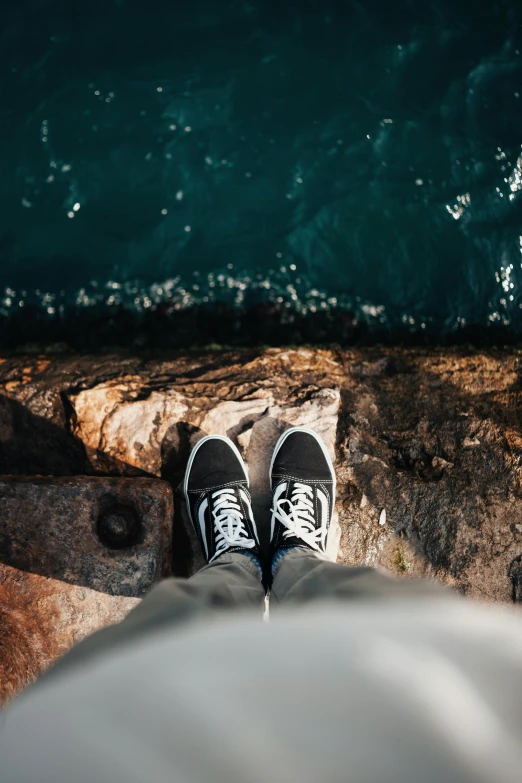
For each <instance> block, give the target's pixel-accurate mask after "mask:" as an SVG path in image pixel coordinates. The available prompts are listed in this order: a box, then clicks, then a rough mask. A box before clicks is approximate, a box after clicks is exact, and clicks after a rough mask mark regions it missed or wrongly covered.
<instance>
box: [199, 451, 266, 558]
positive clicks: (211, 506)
mask: <svg viewBox="0 0 522 783" xmlns="http://www.w3.org/2000/svg"><path fill="white" fill-rule="evenodd" d="M185 498H186V501H187V507H188V511H189V514H190V518H191V521H192V524H193V525H194V529H195V530H196V533H197V536H198V539H199V541H200V543H201V547H202V550H203V554H204V555H205V557H206V560H207V562H210V561H211V560H212V559H213V558H214V557H215V556H216V555H217V554H219V553H220V552H218V550H220V548H222V551H223V552H224V551H227V552H241V551H244V552H248V553H250V554H253V555H255V556H257V557H259V540H258V536H257V529H256V527H255V522H254V521H253V517H252V508H251V503H252V501H251V497H250V493H249V491H248V478H247V477H246V475H245V470H244V467H243V462H242V460H241V458H240V457H239V455H238V454H237V453H236V451H235V450H234V448H233V446H232V443H231V442H230V441H228V440H225V439H222V438H220V437H216V436H215V437H211V438H207V439H205V441H204V442H201V443H200V444H196V447H195V452H194V453H193V458H192V459H191V461H189V466H188V468H187V474H186V478H185ZM236 511H237V512H238V513H239V514H240V515H241V517H236V513H235V512H236ZM216 520H218V522H219V521H220V522H221V524H222V526H223V525H224V527H225V529H226V530H227V531H231V532H232V535H234V530H236V529H237V525H241V524H242V525H243V526H244V531H243V532H242V533H241V535H240V536H239V540H238V541H237V543H231V544H228V545H226V546H224V548H223V542H221V543H220V540H219V539H220V535H221V533H222V531H221V530H220V528H219V524H217V522H216ZM221 537H222V536H221ZM245 540H250V541H252V542H254V546H248V547H246V546H244V541H245Z"/></svg>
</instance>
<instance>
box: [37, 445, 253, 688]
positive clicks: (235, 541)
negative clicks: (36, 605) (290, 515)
mask: <svg viewBox="0 0 522 783" xmlns="http://www.w3.org/2000/svg"><path fill="white" fill-rule="evenodd" d="M184 491H185V499H186V503H187V510H188V512H189V515H190V518H191V521H192V523H193V525H194V527H195V529H196V532H197V535H198V538H199V540H200V543H201V546H202V549H203V553H204V555H205V558H206V560H207V565H206V566H205V567H204V568H202V569H201V570H200V571H198V573H197V574H195V575H194V576H193V577H192V578H191V579H166V580H165V581H163V582H161V584H159V585H158V586H157V587H155V588H154V589H153V590H152V591H151V592H150V593H149V595H148V596H146V598H144V599H143V601H142V602H141V603H140V604H139V605H138V606H136V607H135V608H134V609H133V610H132V611H131V612H130V613H129V614H128V615H127V617H126V618H125V619H124V620H123V622H121V623H119V624H118V625H114V626H111V627H109V628H105V629H103V630H101V631H98V632H97V633H95V634H93V635H92V636H89V637H87V638H86V639H85V640H83V641H82V642H81V643H80V644H78V645H77V646H76V647H73V649H72V650H70V651H69V652H68V653H67V654H66V655H65V656H64V657H63V658H62V659H61V660H60V661H59V662H58V663H57V664H56V665H55V667H54V668H53V669H52V670H51V672H56V673H58V672H61V671H63V670H64V669H65V668H66V667H69V666H72V665H75V664H76V663H79V662H84V661H86V660H87V659H88V658H90V657H91V656H92V655H98V654H102V653H103V654H105V653H108V652H110V651H111V650H112V649H114V648H116V647H118V646H119V645H121V644H122V643H125V644H128V643H131V642H132V641H133V640H134V639H135V638H137V637H141V636H142V635H144V634H149V633H152V632H154V631H157V630H162V629H164V628H165V627H166V626H172V627H174V626H175V627H179V626H180V625H182V624H183V623H187V622H189V621H191V620H193V619H195V618H201V617H202V616H206V617H207V618H208V619H209V621H210V620H212V619H213V618H214V617H215V616H216V615H217V613H219V612H223V611H230V610H232V609H234V610H238V609H239V610H242V609H243V610H246V611H248V610H254V611H257V612H258V613H259V616H260V617H261V615H262V610H263V603H264V598H265V589H264V586H263V584H262V576H263V575H262V570H261V565H260V550H259V541H258V537H257V529H256V525H255V522H254V519H253V516H252V507H251V501H250V494H249V491H248V476H247V472H246V467H245V465H244V463H243V460H242V459H241V457H240V455H239V452H238V451H237V449H236V448H235V446H233V444H232V442H231V441H230V440H228V438H222V437H219V436H211V437H208V438H204V439H203V440H201V441H199V443H198V444H197V445H196V447H195V448H194V449H193V451H192V454H191V456H190V460H189V464H188V467H187V472H186V474H185V482H184Z"/></svg>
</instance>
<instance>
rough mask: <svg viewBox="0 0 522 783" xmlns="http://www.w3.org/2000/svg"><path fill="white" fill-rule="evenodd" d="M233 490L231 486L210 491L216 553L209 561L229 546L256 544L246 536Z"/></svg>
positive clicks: (245, 546) (246, 547)
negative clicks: (212, 505) (212, 504)
mask: <svg viewBox="0 0 522 783" xmlns="http://www.w3.org/2000/svg"><path fill="white" fill-rule="evenodd" d="M235 491H236V490H234V488H233V487H226V488H225V489H218V490H217V491H216V492H213V493H212V500H215V501H216V503H215V504H214V508H213V510H212V515H213V517H214V529H215V530H216V533H217V535H216V553H215V554H214V557H212V558H211V559H210V560H209V563H211V562H212V560H214V558H216V557H217V556H218V555H220V554H222V553H223V552H225V551H226V550H227V549H229V548H230V547H233V546H240V547H243V549H253V548H254V547H255V545H256V542H255V541H254V540H253V539H252V538H249V537H248V532H247V530H246V527H245V522H244V519H243V514H242V513H241V506H240V505H239V501H238V499H237V497H236V495H235Z"/></svg>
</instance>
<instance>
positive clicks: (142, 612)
mask: <svg viewBox="0 0 522 783" xmlns="http://www.w3.org/2000/svg"><path fill="white" fill-rule="evenodd" d="M264 599H265V589H264V587H263V584H262V582H261V572H260V569H259V567H258V566H257V565H256V563H255V562H254V561H253V560H252V559H251V558H250V557H248V556H245V555H242V554H240V553H231V554H223V555H221V557H219V558H218V559H217V560H214V561H213V563H211V564H210V565H207V566H205V567H204V568H202V569H201V570H200V571H198V572H197V574H195V575H194V576H193V577H191V578H190V579H165V580H164V581H163V582H161V583H160V584H159V585H157V586H156V587H154V588H153V589H152V590H151V592H150V593H149V594H148V595H147V596H146V597H145V598H144V599H143V601H142V602H141V603H140V604H138V605H137V606H136V607H135V608H134V609H133V610H132V611H131V612H129V614H128V615H127V617H126V618H125V619H124V620H123V621H122V622H121V623H118V624H117V625H111V626H109V627H108V628H103V629H102V630H101V631H98V632H97V633H94V634H92V635H91V636H88V637H87V638H86V639H84V640H83V641H82V642H80V643H79V644H77V645H76V646H75V647H73V648H72V649H71V650H70V651H69V652H68V653H67V654H66V655H64V657H63V658H61V659H60V660H59V661H58V662H57V663H56V664H55V666H54V667H53V668H52V669H51V670H50V671H49V673H48V675H52V674H54V673H56V674H59V673H61V672H62V671H65V670H66V669H68V668H69V667H70V666H75V665H77V664H78V663H80V664H82V663H84V662H86V661H87V660H88V659H90V658H91V657H92V656H97V655H101V654H106V653H109V652H111V651H112V650H114V649H116V648H119V647H120V645H122V644H125V645H127V644H130V643H132V641H133V640H134V639H136V638H138V637H141V636H143V635H145V634H151V633H154V632H155V631H161V630H163V629H164V628H165V627H167V626H170V627H172V628H179V627H181V626H183V625H184V624H186V623H189V622H191V621H193V620H196V619H200V618H202V617H205V618H206V619H207V620H208V621H209V622H210V621H212V620H213V619H214V618H215V617H216V616H217V615H218V614H220V613H222V612H224V611H230V610H245V611H252V610H253V611H256V612H258V613H259V616H260V617H261V616H262V612H263V606H264Z"/></svg>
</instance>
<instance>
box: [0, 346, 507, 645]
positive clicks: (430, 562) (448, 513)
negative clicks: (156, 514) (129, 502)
mask: <svg viewBox="0 0 522 783" xmlns="http://www.w3.org/2000/svg"><path fill="white" fill-rule="evenodd" d="M521 372H522V354H521V353H520V352H517V351H516V350H511V351H494V350H491V351H487V352H477V351H473V350H464V349H458V350H457V349H446V350H442V349H441V350H433V349H430V350H420V349H383V348H373V349H364V350H342V351H341V350H319V349H314V350H308V349H299V350H279V349H270V350H265V351H263V350H259V351H250V352H247V351H235V352H228V353H218V352H215V353H206V354H205V353H201V354H191V353H185V354H183V355H181V356H178V357H176V358H170V359H164V358H155V359H149V360H143V359H140V358H136V357H118V356H107V357H101V358H100V357H77V356H64V357H61V358H52V359H51V358H49V357H31V358H27V357H25V358H23V359H15V358H12V359H6V360H4V361H3V363H2V364H0V395H1V396H0V471H1V472H3V473H16V474H32V475H34V474H43V475H55V476H58V475H62V476H67V475H79V474H91V475H96V474H98V475H113V476H128V477H133V476H151V475H153V476H158V477H161V478H163V479H165V480H166V481H168V482H169V483H170V484H171V486H172V487H173V488H174V489H175V490H176V491H175V525H174V542H173V552H174V568H175V571H176V572H177V573H179V574H184V575H188V574H190V573H191V572H192V570H194V568H197V567H198V565H199V563H200V560H199V559H198V558H199V557H200V555H199V554H198V550H197V547H196V546H195V542H194V540H193V539H192V538H191V531H190V526H188V525H187V520H186V516H185V514H184V508H183V500H182V497H181V493H180V492H179V484H180V481H181V478H182V475H183V471H184V467H185V465H186V460H187V457H188V454H189V452H190V449H191V447H192V445H193V444H194V443H195V442H196V441H197V439H198V438H200V437H202V436H203V435H204V434H206V433H207V432H218V433H221V434H228V435H229V436H230V437H232V438H233V439H234V440H235V441H236V443H237V444H238V446H239V447H240V448H241V449H242V451H243V453H244V455H245V458H246V460H247V462H248V465H249V470H250V476H251V483H252V489H253V496H254V507H255V511H256V514H257V515H258V517H259V519H260V520H261V518H262V517H263V515H267V513H268V499H267V498H268V496H267V459H268V455H269V453H270V450H271V448H272V446H273V444H274V443H275V440H276V439H277V437H278V436H279V433H280V432H282V431H283V429H284V428H285V427H287V426H289V425H290V424H303V425H307V426H312V427H314V428H315V429H316V430H317V431H319V432H321V434H322V435H323V437H324V438H325V440H326V442H327V444H328V447H329V448H330V449H332V450H333V448H334V446H335V449H336V453H337V474H338V503H337V509H338V513H339V528H340V534H341V538H340V545H339V550H338V554H337V559H338V560H339V561H340V562H343V563H346V564H355V563H361V562H364V563H368V564H371V565H382V566H385V567H387V568H388V569H390V570H391V571H392V572H393V573H395V574H397V575H402V576H405V577H408V576H411V575H423V576H427V577H430V578H434V579H437V580H440V581H441V582H443V583H445V584H448V585H451V586H453V587H455V588H456V589H458V590H459V591H461V592H462V593H464V594H466V595H469V596H472V597H475V598H480V599H484V600H490V601H503V602H511V601H520V600H522V599H521V598H520V596H521V595H522V587H521V585H522V576H521V574H522V569H521V567H520V560H521V557H522V473H521V471H522V466H521V446H522V432H521V430H522V417H521V414H520V410H522V408H521V405H520V403H521V401H522V400H521V395H522V384H521V377H522V375H521ZM332 540H334V539H332ZM334 548H335V547H334ZM333 554H335V553H333ZM0 574H1V576H0V579H1V580H2V581H1V584H2V591H3V592H2V593H1V595H0V606H1V607H2V612H3V615H2V617H3V618H4V619H0V622H2V623H5V622H6V620H5V617H6V616H7V617H10V618H11V619H10V620H9V622H11V626H12V627H15V626H16V627H19V628H20V634H21V635H22V636H23V634H24V627H25V626H24V621H23V619H19V620H18V621H15V620H13V617H14V616H16V617H20V618H21V615H19V614H17V612H18V610H17V609H16V608H14V609H11V606H12V605H14V601H15V599H14V596H16V595H19V593H20V590H19V589H18V587H17V585H19V584H22V582H23V584H24V588H23V591H22V592H23V593H24V594H27V591H31V590H32V591H33V596H34V601H32V603H33V604H36V605H39V604H38V602H39V600H40V599H39V596H40V595H45V590H46V589H47V585H48V581H49V580H46V579H45V577H42V576H36V575H33V574H23V573H22V572H18V571H16V572H13V571H12V569H11V570H9V569H7V570H6V569H5V567H2V566H0ZM24 580H26V581H25V582H24ZM60 584H62V583H60ZM64 589H66V590H70V589H71V586H70V585H66V586H65V587H64ZM77 589H85V588H77ZM96 595H97V596H98V598H97V600H98V601H101V602H102V603H103V601H104V600H105V599H107V600H109V599H110V602H112V603H107V604H106V607H107V608H106V612H105V614H104V616H103V622H114V621H116V620H117V619H119V618H120V617H121V616H122V614H123V612H124V611H125V609H124V608H122V607H123V604H119V603H114V602H120V601H128V600H130V599H124V598H114V597H112V596H105V595H102V594H99V593H97V594H96ZM2 596H3V597H2ZM5 596H8V597H7V598H6V597H5ZM9 596H10V597H9ZM100 596H101V597H100ZM74 600H75V599H74V598H71V601H72V603H74ZM29 603H31V602H29ZM44 605H45V606H47V604H45V602H44V604H42V606H44ZM71 605H72V604H71ZM125 608H127V605H125ZM42 611H44V610H42ZM49 611H50V610H49ZM13 613H14V614H13ZM102 614H103V613H102ZM83 615H84V618H85V621H84V624H85V626H87V625H89V624H90V626H89V627H90V628H92V627H94V626H96V623H97V622H98V620H95V619H93V617H95V616H96V617H98V618H100V617H101V615H100V614H99V613H98V615H96V613H94V614H93V615H92V616H91V615H90V614H89V612H88V611H86V612H84V613H83ZM17 622H18V626H17ZM13 623H14V626H13ZM27 627H30V624H29V625H28V626H27ZM42 627H47V626H45V624H43V625H42ZM78 633H80V632H79V631H78ZM51 636H52V634H51V633H50V632H49V634H47V636H46V637H45V638H46V640H47V641H45V644H49V645H50V646H51V647H52V648H53V649H54V653H52V654H51V653H49V654H48V655H47V658H46V660H50V659H51V658H52V656H53V655H54V654H58V653H57V652H56V650H57V649H58V648H59V649H60V651H61V650H63V649H66V647H67V644H62V642H60V644H58V646H56V645H55V646H54V647H53V644H54V642H53V640H52V639H51ZM35 638H36V637H35ZM70 641H71V638H70V637H68V644H69V643H70ZM41 644H44V642H42V643H41ZM4 657H5V653H4ZM44 657H45V656H44Z"/></svg>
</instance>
